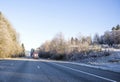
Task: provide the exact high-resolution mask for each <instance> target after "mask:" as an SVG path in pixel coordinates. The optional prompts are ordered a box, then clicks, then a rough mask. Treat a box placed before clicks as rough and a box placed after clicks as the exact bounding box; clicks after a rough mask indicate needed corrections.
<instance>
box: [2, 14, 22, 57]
mask: <svg viewBox="0 0 120 82" xmlns="http://www.w3.org/2000/svg"><path fill="white" fill-rule="evenodd" d="M18 38H19V37H18V34H17V32H16V30H15V29H14V28H13V27H12V25H11V24H10V23H9V21H8V20H7V19H6V18H5V17H4V15H3V14H2V13H1V12H0V57H12V56H15V55H16V56H17V55H19V54H20V53H22V47H21V45H20V43H19V40H18Z"/></svg>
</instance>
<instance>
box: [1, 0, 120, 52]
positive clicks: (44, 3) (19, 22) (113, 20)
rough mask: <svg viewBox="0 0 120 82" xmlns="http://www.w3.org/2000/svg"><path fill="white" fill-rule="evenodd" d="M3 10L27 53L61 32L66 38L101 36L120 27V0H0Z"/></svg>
mask: <svg viewBox="0 0 120 82" xmlns="http://www.w3.org/2000/svg"><path fill="white" fill-rule="evenodd" d="M0 11H1V12H2V13H3V14H4V15H5V17H6V18H7V19H8V20H9V21H10V23H11V24H12V25H13V27H14V28H15V29H16V30H17V32H19V34H20V41H21V42H22V43H24V45H25V48H26V49H27V50H30V49H31V48H37V47H39V46H40V45H41V44H42V43H43V42H44V41H46V40H51V39H52V38H53V37H54V36H55V34H56V33H58V32H62V33H63V34H64V35H65V38H66V39H69V38H70V37H72V36H73V37H75V36H78V34H79V33H81V34H83V35H91V36H93V35H94V34H95V33H98V34H100V35H101V34H103V33H104V32H105V31H106V30H110V29H111V27H113V26H116V25H117V24H120V0H0Z"/></svg>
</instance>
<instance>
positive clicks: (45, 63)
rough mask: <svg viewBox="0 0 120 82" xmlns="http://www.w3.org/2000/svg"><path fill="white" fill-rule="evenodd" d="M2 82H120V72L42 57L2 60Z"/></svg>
mask: <svg viewBox="0 0 120 82" xmlns="http://www.w3.org/2000/svg"><path fill="white" fill-rule="evenodd" d="M0 82H120V73H116V72H112V71H105V70H101V69H95V68H90V67H86V66H80V65H75V64H71V63H65V62H55V61H50V60H41V59H38V60H37V59H22V60H8V59H7V60H2V61H1V60H0Z"/></svg>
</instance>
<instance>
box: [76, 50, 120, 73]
mask: <svg viewBox="0 0 120 82" xmlns="http://www.w3.org/2000/svg"><path fill="white" fill-rule="evenodd" d="M109 50H110V53H111V55H109V56H104V57H98V58H87V59H83V60H79V61H76V62H79V63H84V64H79V65H85V66H89V67H95V68H100V69H104V70H110V71H114V72H119V73H120V49H109Z"/></svg>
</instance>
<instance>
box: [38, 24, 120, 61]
mask: <svg viewBox="0 0 120 82" xmlns="http://www.w3.org/2000/svg"><path fill="white" fill-rule="evenodd" d="M119 44H120V26H119V25H117V26H116V27H113V28H112V30H111V31H106V32H105V33H104V35H101V36H99V35H98V34H95V36H94V39H93V40H92V39H91V37H90V36H82V35H79V36H78V37H75V38H73V37H71V39H70V40H65V38H64V35H63V34H62V33H58V34H56V35H55V37H54V38H53V39H52V40H51V41H46V42H45V43H44V44H42V45H41V46H40V47H39V48H38V49H39V56H40V57H41V58H49V59H56V60H79V59H85V58H90V57H92V58H96V57H102V56H109V55H110V52H109V50H108V49H107V48H109V47H114V48H119V46H118V45H119Z"/></svg>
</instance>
